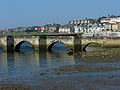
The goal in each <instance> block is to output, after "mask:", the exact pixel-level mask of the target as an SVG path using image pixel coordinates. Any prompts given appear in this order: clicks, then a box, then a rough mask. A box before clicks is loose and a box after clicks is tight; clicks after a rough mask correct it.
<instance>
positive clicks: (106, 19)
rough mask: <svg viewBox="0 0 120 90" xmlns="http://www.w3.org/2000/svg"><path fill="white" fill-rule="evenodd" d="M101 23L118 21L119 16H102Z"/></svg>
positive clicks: (119, 21) (119, 20)
mask: <svg viewBox="0 0 120 90" xmlns="http://www.w3.org/2000/svg"><path fill="white" fill-rule="evenodd" d="M101 23H120V17H115V18H103V19H102V20H101Z"/></svg>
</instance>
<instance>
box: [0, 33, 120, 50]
mask: <svg viewBox="0 0 120 90" xmlns="http://www.w3.org/2000/svg"><path fill="white" fill-rule="evenodd" d="M24 42H29V43H31V45H32V46H33V47H34V48H35V50H39V51H47V50H51V48H52V47H53V45H54V44H55V43H57V42H62V43H64V44H65V45H66V47H67V48H69V49H71V50H73V52H80V51H82V50H83V51H85V48H86V47H87V46H89V45H90V44H93V43H95V44H99V45H101V47H109V46H110V47H120V37H82V33H79V34H43V35H14V36H12V35H11V36H10V35H9V36H0V45H1V46H3V47H4V50H5V51H8V52H13V51H17V52H19V51H20V46H21V45H22V44H23V43H24Z"/></svg>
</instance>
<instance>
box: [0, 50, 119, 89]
mask: <svg viewBox="0 0 120 90" xmlns="http://www.w3.org/2000/svg"><path fill="white" fill-rule="evenodd" d="M116 50H117V49H112V50H105V51H100V52H97V51H96V52H95V53H94V54H93V53H92V52H91V53H87V52H86V53H83V55H82V56H83V57H82V59H83V62H80V63H78V64H76V65H68V66H61V67H57V68H51V69H45V70H42V71H35V72H29V73H24V74H23V75H22V76H17V77H8V78H3V79H1V80H0V90H120V54H119V53H120V52H119V51H120V50H117V51H116Z"/></svg>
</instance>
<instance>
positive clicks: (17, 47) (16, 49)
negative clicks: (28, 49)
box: [15, 41, 34, 52]
mask: <svg viewBox="0 0 120 90" xmlns="http://www.w3.org/2000/svg"><path fill="white" fill-rule="evenodd" d="M25 42H27V43H29V44H30V45H31V46H32V47H33V48H34V46H33V44H32V43H30V42H29V41H21V42H19V43H18V44H16V46H15V51H16V52H20V47H21V45H22V44H23V43H25Z"/></svg>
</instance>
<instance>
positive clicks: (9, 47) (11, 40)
mask: <svg viewBox="0 0 120 90" xmlns="http://www.w3.org/2000/svg"><path fill="white" fill-rule="evenodd" d="M7 52H14V37H13V36H7Z"/></svg>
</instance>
